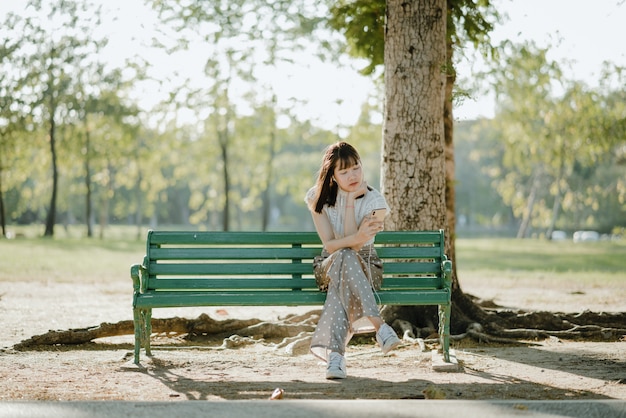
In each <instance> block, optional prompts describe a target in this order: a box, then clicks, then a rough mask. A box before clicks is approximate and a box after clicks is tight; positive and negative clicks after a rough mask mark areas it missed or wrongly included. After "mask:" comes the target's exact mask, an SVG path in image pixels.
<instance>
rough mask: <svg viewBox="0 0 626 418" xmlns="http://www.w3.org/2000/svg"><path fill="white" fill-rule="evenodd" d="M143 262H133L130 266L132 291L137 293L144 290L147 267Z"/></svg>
mask: <svg viewBox="0 0 626 418" xmlns="http://www.w3.org/2000/svg"><path fill="white" fill-rule="evenodd" d="M145 262H146V261H145V259H144V263H143V264H133V265H132V266H130V278H131V279H132V280H133V293H134V295H138V294H140V293H141V292H143V291H144V290H145V286H146V280H145V278H146V274H147V269H146V267H145Z"/></svg>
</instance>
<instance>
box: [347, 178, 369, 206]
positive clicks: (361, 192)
mask: <svg viewBox="0 0 626 418" xmlns="http://www.w3.org/2000/svg"><path fill="white" fill-rule="evenodd" d="M367 192H368V189H367V182H366V181H365V180H363V181H362V182H361V185H360V186H359V188H358V189H357V190H355V191H353V192H351V193H349V194H348V202H354V200H356V199H360V198H362V197H363V196H365V194H366V193H367Z"/></svg>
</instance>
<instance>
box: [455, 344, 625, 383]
mask: <svg viewBox="0 0 626 418" xmlns="http://www.w3.org/2000/svg"><path fill="white" fill-rule="evenodd" d="M615 344H616V352H617V350H618V349H619V348H620V347H619V344H623V343H615ZM491 350H492V349H491V348H486V349H483V348H481V347H480V346H476V347H472V348H469V349H467V351H468V352H474V353H476V354H480V352H487V353H490V351H491ZM521 350H525V351H527V352H529V353H530V350H536V351H537V352H539V355H528V354H527V355H520V351H521ZM533 354H534V353H533ZM490 355H493V354H490ZM497 358H498V359H500V360H505V361H509V362H512V363H522V364H525V365H527V366H531V367H536V368H539V369H541V370H545V371H546V372H548V373H549V372H550V371H552V370H554V371H558V372H563V373H570V374H574V375H577V376H581V377H587V378H594V379H600V380H604V381H607V382H608V381H620V380H623V379H625V378H626V358H625V357H624V356H622V358H621V359H619V360H615V359H609V358H602V357H601V356H600V354H599V353H597V352H593V351H590V350H584V349H583V350H581V349H576V351H575V352H574V351H566V350H559V351H551V350H550V349H549V348H538V347H533V346H525V347H511V348H502V347H500V348H498V349H497ZM599 370H602V371H603V374H602V375H599V373H598V371H599Z"/></svg>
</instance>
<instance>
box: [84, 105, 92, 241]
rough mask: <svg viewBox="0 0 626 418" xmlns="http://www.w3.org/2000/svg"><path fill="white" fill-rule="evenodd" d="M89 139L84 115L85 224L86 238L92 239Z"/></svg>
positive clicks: (87, 125) (87, 124)
mask: <svg viewBox="0 0 626 418" xmlns="http://www.w3.org/2000/svg"><path fill="white" fill-rule="evenodd" d="M90 148H91V138H90V136H89V123H88V121H87V115H85V189H86V191H87V192H86V194H85V222H86V223H87V237H89V238H91V237H93V224H92V223H91V220H92V211H93V208H92V206H91V202H92V197H91V194H92V193H91V158H90V157H91V149H90Z"/></svg>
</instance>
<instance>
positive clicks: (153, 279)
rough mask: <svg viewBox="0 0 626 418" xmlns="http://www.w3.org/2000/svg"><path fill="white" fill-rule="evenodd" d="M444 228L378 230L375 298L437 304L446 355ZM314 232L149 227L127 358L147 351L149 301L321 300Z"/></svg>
mask: <svg viewBox="0 0 626 418" xmlns="http://www.w3.org/2000/svg"><path fill="white" fill-rule="evenodd" d="M444 248H445V241H444V231H443V230H439V231H385V232H381V233H379V234H378V235H377V237H376V249H377V252H378V255H379V257H380V258H381V259H382V260H383V262H384V263H385V267H384V281H383V288H382V289H381V290H379V291H378V292H377V298H378V300H379V303H380V304H381V305H437V306H438V307H439V340H440V346H441V347H440V350H439V352H440V354H442V355H443V358H442V360H443V362H444V363H448V364H450V363H451V362H455V359H453V361H451V358H450V308H451V275H452V262H451V261H450V260H448V258H447V256H446V255H445V253H444ZM321 249H322V245H321V242H320V239H319V237H318V235H317V234H316V233H315V232H193V231H149V232H148V236H147V248H146V255H145V257H144V260H143V263H141V264H134V265H132V266H131V268H130V275H131V278H132V281H133V289H134V291H133V320H134V331H135V353H134V354H135V355H134V362H135V364H139V353H140V349H141V348H142V347H143V348H144V349H145V352H146V355H147V356H151V355H152V354H151V348H150V335H151V333H152V325H151V318H152V308H166V307H193V306H305V305H323V304H324V301H325V298H326V294H325V293H322V292H320V291H319V290H317V287H316V286H315V279H314V276H313V268H312V259H313V257H314V256H316V255H319V254H320V252H321Z"/></svg>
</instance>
